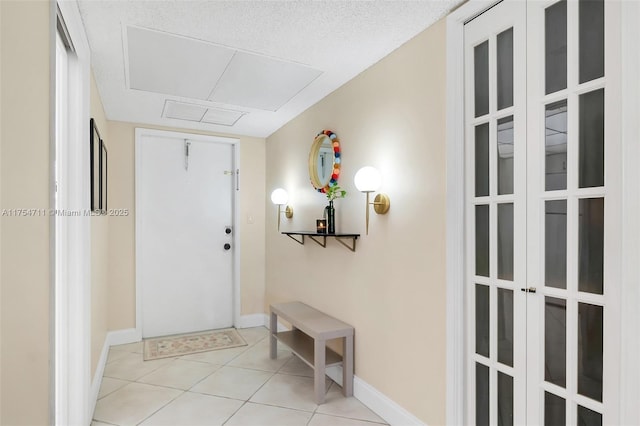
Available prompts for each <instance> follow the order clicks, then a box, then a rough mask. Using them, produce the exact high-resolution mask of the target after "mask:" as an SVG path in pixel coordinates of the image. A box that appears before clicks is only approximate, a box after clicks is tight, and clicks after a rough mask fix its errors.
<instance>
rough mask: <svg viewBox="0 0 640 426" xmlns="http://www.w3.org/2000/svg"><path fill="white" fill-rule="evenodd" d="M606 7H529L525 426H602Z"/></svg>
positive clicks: (591, 1)
mask: <svg viewBox="0 0 640 426" xmlns="http://www.w3.org/2000/svg"><path fill="white" fill-rule="evenodd" d="M604 3H605V2H604V0H577V1H567V0H561V1H555V2H546V3H545V2H529V3H528V10H527V16H528V28H529V34H528V37H529V38H528V43H529V44H528V46H527V55H528V61H529V62H530V63H532V64H539V65H540V66H536V65H534V66H532V67H530V69H529V70H528V79H529V83H528V88H529V89H528V92H527V98H528V105H529V109H528V131H527V136H528V139H527V145H528V151H527V159H528V170H529V172H528V186H527V194H528V205H529V210H528V216H527V218H528V223H527V226H528V236H527V242H528V246H529V247H530V255H529V256H528V265H527V271H528V273H527V280H528V281H529V282H530V283H536V287H537V292H536V294H535V295H529V297H528V301H527V303H528V305H527V312H528V318H527V332H528V343H527V345H528V347H529V348H531V350H529V351H528V363H527V369H528V377H527V381H528V387H527V398H528V421H529V423H531V424H549V425H565V424H570V425H594V426H595V425H601V424H603V413H604V412H605V411H604V408H605V407H604V404H603V390H604V388H603V371H604V370H603V367H604V364H603V360H604V356H605V354H606V349H605V347H604V344H603V342H604V330H605V329H604V322H605V318H606V315H607V312H608V306H607V303H606V300H607V298H606V296H607V291H608V283H606V282H605V279H604V277H605V256H604V253H605V252H604V247H605V240H604V236H605V232H606V226H605V210H606V206H607V203H608V199H607V196H606V193H607V187H606V184H605V151H606V144H607V141H606V140H605V114H608V111H606V110H605V96H606V95H605V94H606V90H607V82H606V80H605V67H604V54H605V53H604V48H605V13H604Z"/></svg>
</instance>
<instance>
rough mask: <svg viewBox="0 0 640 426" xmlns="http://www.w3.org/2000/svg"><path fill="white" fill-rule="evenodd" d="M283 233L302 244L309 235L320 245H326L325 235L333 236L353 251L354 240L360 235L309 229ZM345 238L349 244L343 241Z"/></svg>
mask: <svg viewBox="0 0 640 426" xmlns="http://www.w3.org/2000/svg"><path fill="white" fill-rule="evenodd" d="M283 234H284V235H286V236H287V237H289V238H291V239H292V240H293V241H295V242H296V243H298V244H302V245H304V237H309V238H311V239H312V240H313V241H315V242H316V243H318V244H319V245H321V246H322V247H327V237H331V238H335V239H336V241H337V242H339V243H340V244H342V245H343V246H345V247H346V248H348V249H349V250H351V251H354V252H355V251H356V240H357V239H358V237H360V234H319V233H317V232H310V231H296V232H283ZM345 240H347V241H351V245H349V244H347V243H345Z"/></svg>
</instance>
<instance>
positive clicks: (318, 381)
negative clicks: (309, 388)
mask: <svg viewBox="0 0 640 426" xmlns="http://www.w3.org/2000/svg"><path fill="white" fill-rule="evenodd" d="M313 342H314V343H313V352H314V358H313V365H314V376H313V383H314V387H315V393H316V404H322V403H324V393H325V378H324V374H325V371H324V370H325V350H326V349H325V343H326V342H325V341H324V340H314V341H313Z"/></svg>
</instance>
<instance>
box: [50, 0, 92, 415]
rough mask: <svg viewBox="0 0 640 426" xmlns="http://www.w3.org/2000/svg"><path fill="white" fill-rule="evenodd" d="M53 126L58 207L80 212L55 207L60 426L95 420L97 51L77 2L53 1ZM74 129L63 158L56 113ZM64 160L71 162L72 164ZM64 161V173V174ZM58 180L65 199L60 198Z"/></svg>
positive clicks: (56, 409) (55, 401)
mask: <svg viewBox="0 0 640 426" xmlns="http://www.w3.org/2000/svg"><path fill="white" fill-rule="evenodd" d="M58 9H59V11H60V15H61V16H62V18H63V20H64V22H65V24H66V29H67V33H68V37H69V39H70V40H71V43H72V44H73V51H74V53H73V54H68V55H67V56H68V67H67V73H68V80H67V87H66V88H67V95H68V96H67V98H66V99H64V101H63V103H62V104H61V105H60V106H61V108H60V109H61V111H60V110H57V107H56V105H57V99H56V94H55V93H56V91H55V88H56V61H55V58H56V53H55V52H56V50H55V49H56V33H57V28H56V19H57V13H58ZM50 35H51V40H52V45H51V49H52V65H51V66H52V69H51V81H52V85H51V86H52V92H51V98H52V120H51V122H52V126H51V127H52V130H51V134H52V137H51V146H50V151H51V154H50V155H51V180H50V184H51V187H50V193H51V200H50V206H51V208H52V209H63V210H68V211H73V212H78V213H79V215H78V216H75V217H73V218H68V217H67V218H63V217H60V216H58V215H56V214H54V212H52V211H51V210H50V211H49V212H48V214H49V216H50V223H51V229H52V230H53V231H52V232H51V237H50V239H51V265H52V266H51V269H52V270H51V276H52V280H51V282H52V290H51V307H52V309H51V314H50V316H51V330H52V333H51V345H52V348H51V353H52V358H53V359H52V366H53V368H52V370H53V374H52V385H51V421H52V423H53V424H60V425H63V424H89V423H90V419H91V416H92V414H93V413H92V411H93V406H92V404H90V403H89V398H88V395H89V389H90V385H91V371H90V370H91V346H90V342H91V252H90V250H91V228H90V226H91V224H90V217H89V216H88V215H85V214H84V211H85V209H87V208H88V200H89V165H88V159H89V144H88V141H87V140H88V137H89V108H90V103H89V94H90V92H89V91H90V89H89V78H90V72H91V69H90V50H89V43H88V41H87V38H86V35H85V31H84V26H83V23H82V18H81V17H80V12H79V11H78V7H77V4H76V3H75V1H68V0H58V1H55V2H51V30H50ZM58 113H61V114H62V116H61V120H62V122H63V123H64V124H63V126H66V128H67V129H66V132H65V133H66V141H65V142H66V145H65V146H62V147H61V148H62V149H60V150H58V152H59V153H60V155H61V158H58V159H57V158H56V147H57V137H56V134H57V125H56V116H57V115H58ZM60 165H65V167H64V168H62V167H60ZM56 166H57V167H58V171H56ZM56 179H60V182H58V185H57V186H58V191H59V194H60V197H59V198H58V202H56Z"/></svg>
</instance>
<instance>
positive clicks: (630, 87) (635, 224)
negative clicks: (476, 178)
mask: <svg viewBox="0 0 640 426" xmlns="http://www.w3.org/2000/svg"><path fill="white" fill-rule="evenodd" d="M621 9H622V10H621V31H622V45H621V55H620V56H621V59H622V79H621V92H622V93H623V94H629V95H628V96H623V97H622V109H621V110H622V128H621V138H622V159H623V160H622V229H623V230H624V232H623V233H622V241H621V245H620V246H621V247H620V250H621V253H622V254H624V256H622V271H621V281H620V282H621V287H620V293H621V313H620V315H621V327H620V340H621V342H624V350H621V351H620V371H621V372H623V374H621V375H620V424H640V404H638V401H640V389H639V388H638V382H640V365H639V364H638V354H640V334H639V333H638V326H639V325H640V311H638V306H640V286H638V280H639V277H640V222H639V219H638V218H640V185H639V182H640V167H638V164H639V163H640V145H639V144H638V141H639V140H640V121H639V120H638V117H640V101H639V100H638V97H639V96H640V84H639V82H638V75H640V50H639V49H638V43H637V40H638V37H640V29H639V28H638V23H639V22H640V3H638V2H634V1H623V2H622V4H621Z"/></svg>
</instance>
